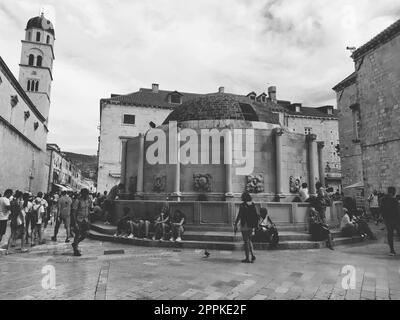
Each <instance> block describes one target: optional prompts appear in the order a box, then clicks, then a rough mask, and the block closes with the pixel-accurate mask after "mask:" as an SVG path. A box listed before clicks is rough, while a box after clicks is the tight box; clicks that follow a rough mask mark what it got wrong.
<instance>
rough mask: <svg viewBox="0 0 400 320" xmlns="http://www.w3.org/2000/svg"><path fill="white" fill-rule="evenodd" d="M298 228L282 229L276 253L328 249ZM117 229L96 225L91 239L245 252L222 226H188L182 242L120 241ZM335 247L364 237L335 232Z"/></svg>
mask: <svg viewBox="0 0 400 320" xmlns="http://www.w3.org/2000/svg"><path fill="white" fill-rule="evenodd" d="M296 229H298V228H293V227H291V226H289V227H279V226H278V230H279V238H280V242H279V245H278V247H277V248H276V249H275V250H299V249H320V248H324V247H326V244H325V241H322V242H316V241H311V236H310V234H308V233H307V232H305V231H298V230H296ZM116 230H117V228H116V227H115V226H110V225H104V224H103V223H92V224H91V228H90V231H89V237H90V238H92V239H95V240H100V241H110V242H117V243H124V244H131V245H138V246H146V247H162V248H181V249H185V248H186V249H207V250H223V251H225V250H226V251H235V250H242V249H243V243H242V237H241V235H240V233H238V234H236V235H234V234H233V232H232V229H231V228H230V227H220V226H187V228H186V231H185V234H184V237H183V239H184V240H183V241H182V242H179V243H178V242H170V241H163V242H161V241H152V240H148V239H125V238H116V237H114V234H115V233H116ZM331 232H332V236H333V239H334V244H335V245H344V244H351V243H356V242H360V241H362V238H361V237H353V238H348V237H344V236H343V235H342V233H341V232H340V231H338V230H332V231H331ZM254 249H255V250H269V245H268V244H262V243H255V244H254Z"/></svg>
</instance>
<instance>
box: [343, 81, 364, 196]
mask: <svg viewBox="0 0 400 320" xmlns="http://www.w3.org/2000/svg"><path fill="white" fill-rule="evenodd" d="M357 102H358V96H357V86H356V83H355V82H354V83H353V84H351V85H349V86H348V87H346V88H344V89H343V91H340V92H338V93H337V104H338V109H339V139H340V157H341V161H342V185H343V187H347V186H350V185H353V184H356V183H358V182H363V172H362V159H361V145H360V143H359V142H355V139H356V137H355V136H354V128H353V111H352V109H350V106H352V105H354V104H356V103H357ZM344 193H345V195H346V196H350V195H352V193H351V190H344Z"/></svg>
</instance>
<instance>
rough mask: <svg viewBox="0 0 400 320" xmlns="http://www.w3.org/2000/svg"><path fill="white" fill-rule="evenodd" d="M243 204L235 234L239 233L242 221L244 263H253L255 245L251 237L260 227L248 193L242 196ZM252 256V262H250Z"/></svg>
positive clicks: (254, 207) (236, 223)
mask: <svg viewBox="0 0 400 320" xmlns="http://www.w3.org/2000/svg"><path fill="white" fill-rule="evenodd" d="M242 201H243V203H242V204H241V205H240V209H239V214H238V216H237V218H236V221H235V229H234V230H235V233H237V231H238V223H239V221H240V230H241V232H242V237H243V241H244V252H245V254H246V259H245V260H242V263H253V262H254V261H255V260H256V257H255V255H254V252H253V243H252V241H251V237H252V236H253V235H254V231H255V229H256V228H257V227H258V214H257V210H256V206H255V205H254V203H253V201H252V198H251V196H250V194H249V193H248V192H244V193H243V194H242ZM250 254H251V260H250Z"/></svg>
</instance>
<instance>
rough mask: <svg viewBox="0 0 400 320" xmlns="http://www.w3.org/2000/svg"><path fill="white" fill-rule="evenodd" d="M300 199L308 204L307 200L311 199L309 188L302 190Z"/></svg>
mask: <svg viewBox="0 0 400 320" xmlns="http://www.w3.org/2000/svg"><path fill="white" fill-rule="evenodd" d="M299 193H300V198H301V202H306V201H307V199H309V198H310V194H309V193H308V188H304V189H303V188H301V189H300V191H299Z"/></svg>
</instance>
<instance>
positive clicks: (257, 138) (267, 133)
mask: <svg viewBox="0 0 400 320" xmlns="http://www.w3.org/2000/svg"><path fill="white" fill-rule="evenodd" d="M215 122H218V123H215V124H214V122H213V121H208V120H207V121H194V122H185V123H182V124H180V126H181V127H182V129H184V128H185V127H190V128H191V129H193V130H195V132H197V139H198V141H197V142H198V148H197V151H198V158H197V160H198V164H193V163H190V164H186V165H185V164H181V166H180V191H181V192H183V193H184V198H185V199H186V200H196V199H197V198H198V197H199V195H201V194H207V196H208V197H209V199H210V200H223V199H224V198H225V193H226V192H227V190H226V173H225V167H226V166H225V164H224V143H225V142H224V139H221V142H220V146H219V150H215V149H213V147H212V146H211V139H210V142H209V150H210V163H209V164H204V163H202V162H201V154H204V150H203V153H202V152H201V148H204V147H205V146H203V145H201V143H200V142H201V135H200V133H201V130H204V129H214V128H218V127H219V128H226V127H230V126H233V127H235V128H236V130H242V131H241V132H240V131H235V134H234V135H233V141H232V150H233V156H234V159H233V165H232V175H231V178H232V192H233V193H234V195H235V197H236V198H240V195H241V193H242V192H243V191H244V190H245V189H246V185H247V177H248V176H249V175H251V174H252V175H257V176H259V175H260V176H262V178H263V189H264V190H262V191H259V192H256V193H255V198H257V199H263V200H266V199H268V200H269V201H273V200H274V199H275V196H276V144H275V133H274V131H273V130H274V128H275V127H277V126H276V125H270V124H266V123H264V124H259V123H252V122H246V121H235V120H221V121H215ZM222 122H223V123H222ZM240 128H242V129H240ZM162 129H163V131H164V134H165V137H166V146H165V151H164V152H165V153H166V155H167V156H166V157H165V160H166V164H161V165H160V164H155V165H154V164H151V163H149V159H148V157H146V159H145V162H144V189H143V190H144V193H145V197H146V198H148V199H166V198H167V197H168V196H169V195H170V194H172V193H173V192H174V191H175V188H174V186H175V184H174V182H175V170H176V169H175V167H176V166H175V165H173V164H169V156H168V155H169V143H168V141H169V132H168V127H167V126H163V127H162ZM247 129H252V130H253V131H254V154H251V156H253V157H254V167H253V170H252V171H250V173H249V174H246V175H240V174H238V172H237V171H236V170H237V169H238V168H239V167H242V165H241V164H238V163H237V162H236V160H239V159H237V158H235V151H239V150H240V148H239V147H240V145H239V143H240V140H238V137H239V136H241V138H242V148H243V149H242V150H243V153H245V152H246V151H247V150H246V147H245V146H246V144H245V141H247V139H248V136H247V132H246V131H245V130H247ZM219 132H221V131H219ZM147 138H148V137H146V142H145V150H146V151H145V153H146V154H147V153H148V152H149V151H148V150H149V147H150V146H152V145H154V144H155V142H152V141H147V140H149V139H147ZM156 141H158V140H156ZM185 143H186V142H181V145H183V144H185ZM215 147H216V146H214V148H215ZM153 151H154V150H153ZM216 151H219V153H220V157H219V164H212V162H211V159H212V155H213V154H214V152H216ZM138 156H139V139H138V138H134V139H131V140H129V141H128V143H127V157H126V175H125V177H124V180H125V181H128V183H129V181H134V179H135V178H137V176H138V161H139V160H138ZM308 157H309V154H308V143H307V141H306V136H305V135H303V134H297V133H291V132H285V133H284V135H283V137H282V157H281V158H282V192H283V195H284V197H285V198H286V199H285V201H288V202H290V201H292V200H293V199H294V197H296V196H297V195H298V193H297V192H294V193H292V192H291V190H290V180H291V178H292V180H293V182H295V181H296V180H297V179H298V180H300V183H299V184H300V185H301V183H303V182H307V183H311V182H310V181H309V170H308ZM314 158H315V159H317V154H315V155H314ZM315 173H316V174H317V173H318V161H315ZM198 174H202V175H209V177H210V182H211V184H210V186H211V190H210V191H202V190H196V189H195V188H194V184H193V183H194V176H195V175H198ZM157 179H158V181H160V182H161V183H162V189H159V190H157V188H155V183H154V182H155V181H156V180H157ZM317 180H318V177H317ZM313 183H315V181H314V182H313Z"/></svg>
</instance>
